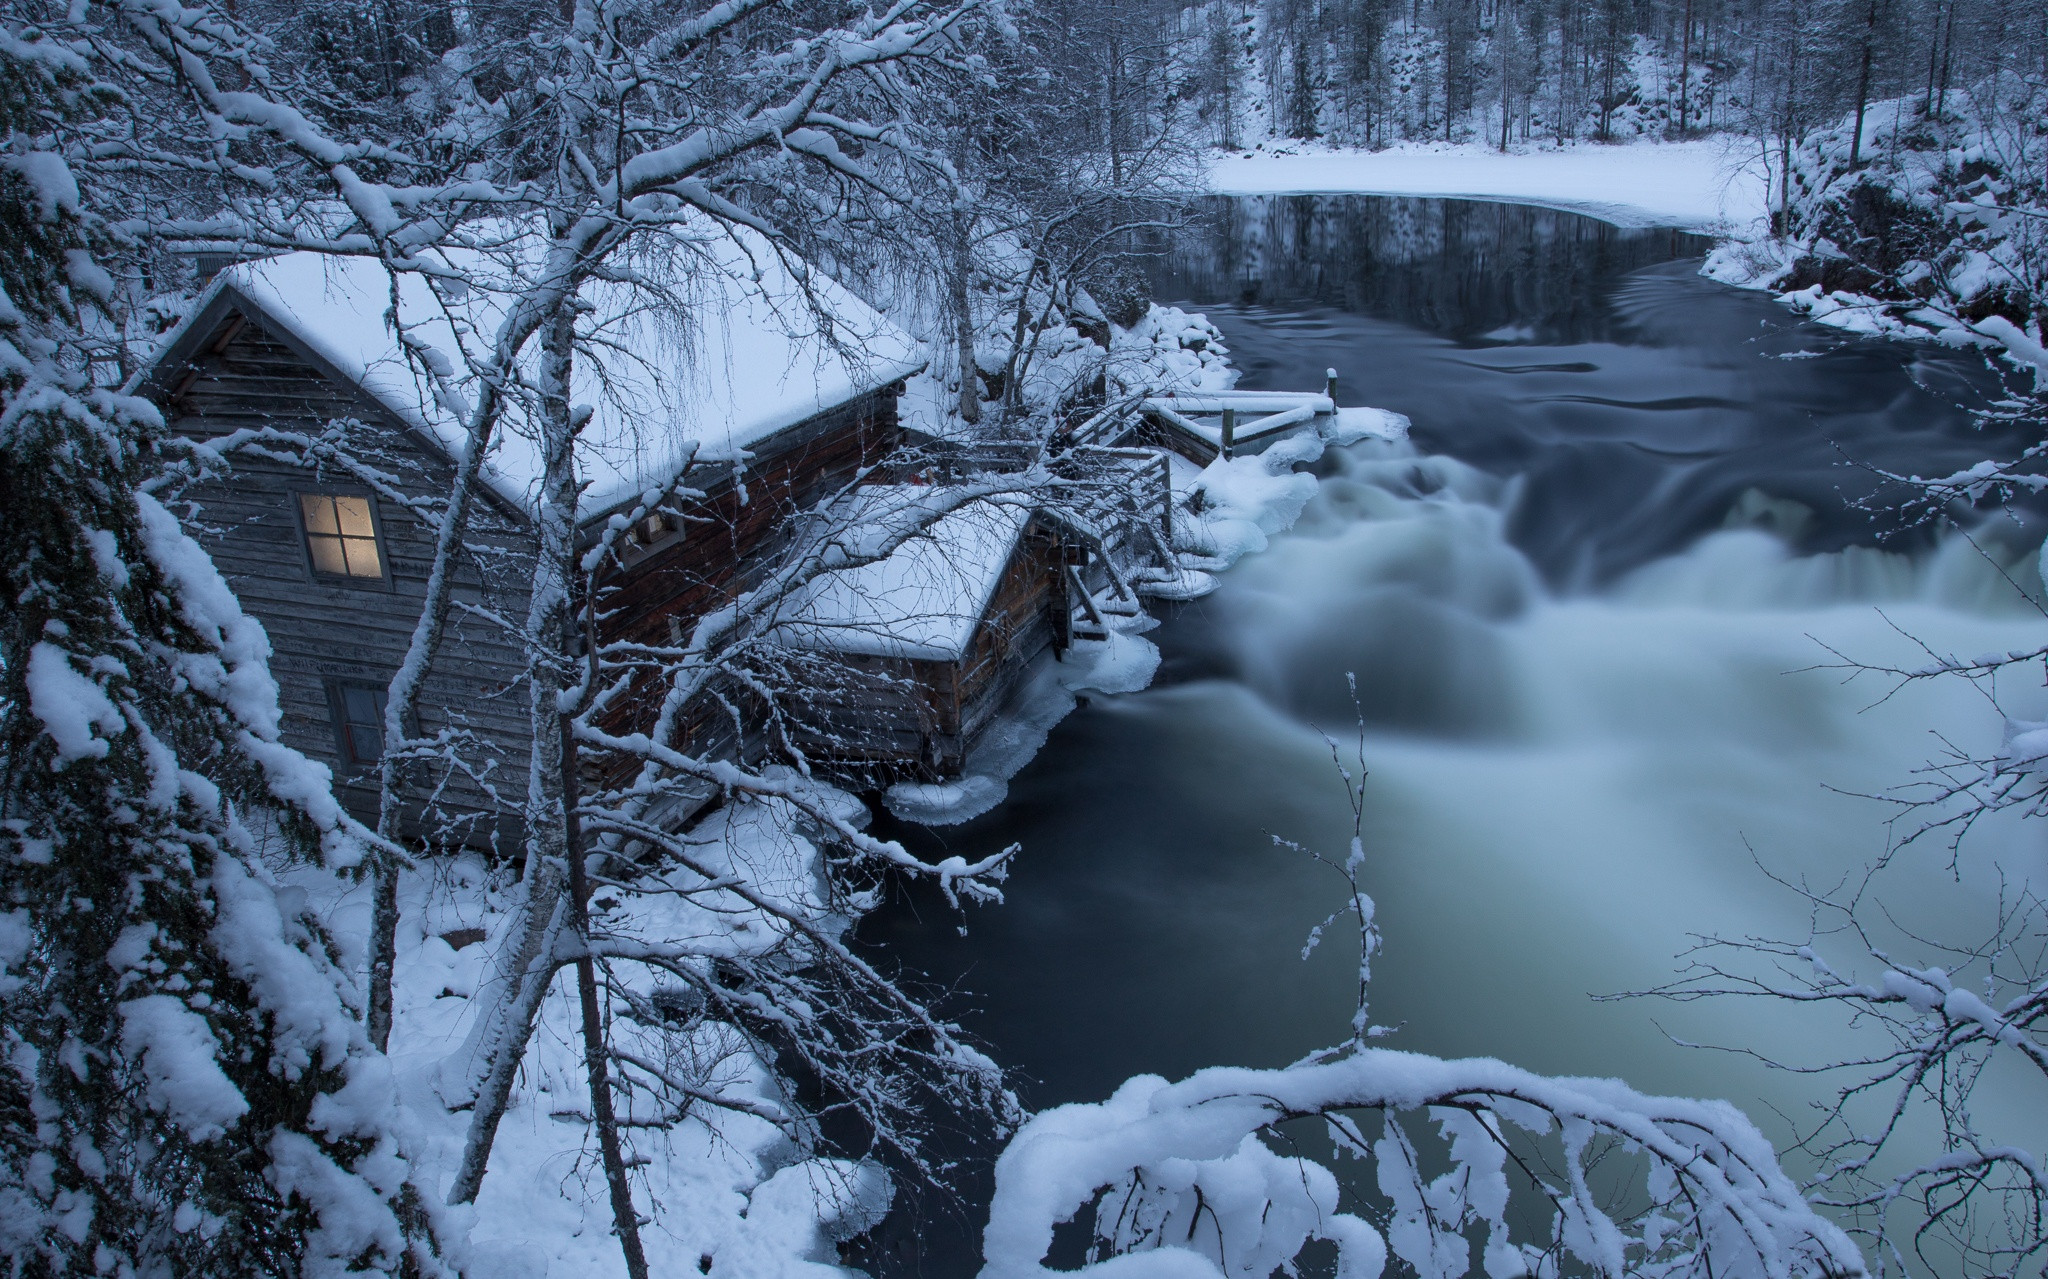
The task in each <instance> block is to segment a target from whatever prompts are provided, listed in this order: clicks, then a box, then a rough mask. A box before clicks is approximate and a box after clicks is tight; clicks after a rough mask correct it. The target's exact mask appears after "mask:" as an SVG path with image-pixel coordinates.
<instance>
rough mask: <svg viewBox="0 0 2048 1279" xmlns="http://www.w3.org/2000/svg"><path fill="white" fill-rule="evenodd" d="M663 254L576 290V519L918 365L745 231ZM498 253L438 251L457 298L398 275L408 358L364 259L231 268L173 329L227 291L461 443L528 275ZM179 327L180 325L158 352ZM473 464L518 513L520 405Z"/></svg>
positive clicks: (892, 331)
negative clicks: (453, 271) (477, 374)
mask: <svg viewBox="0 0 2048 1279" xmlns="http://www.w3.org/2000/svg"><path fill="white" fill-rule="evenodd" d="M662 247H663V248H664V249H665V250H667V252H666V253H665V254H664V255H663V257H662V258H661V259H660V260H658V261H657V260H636V261H634V262H633V263H631V265H632V266H633V267H634V268H635V269H636V270H638V271H639V272H640V274H641V277H642V278H646V279H651V280H658V281H660V286H659V287H655V286H654V285H652V284H649V285H626V284H620V283H610V282H607V283H598V284H592V285H589V286H586V288H585V289H584V290H583V293H582V295H581V298H582V300H583V301H584V302H587V303H589V304H591V310H589V311H588V312H587V313H586V314H585V315H584V316H583V318H582V320H581V321H580V323H579V325H578V331H579V332H580V333H581V334H582V335H583V337H584V339H585V341H584V342H583V344H582V348H581V350H579V352H578V356H577V360H576V364H575V372H574V376H573V378H572V386H571V398H572V400H573V401H574V402H575V403H577V404H587V405H589V406H590V407H591V409H592V410H593V416H592V419H591V421H590V423H589V425H588V426H586V427H585V428H584V430H583V432H582V434H581V436H580V438H579V445H578V448H579V452H578V457H577V466H578V470H579V474H580V476H581V478H582V479H583V480H585V481H586V485H587V486H586V488H585V490H584V494H583V498H582V506H581V514H582V516H583V518H585V519H588V518H591V517H594V516H596V515H599V514H602V513H604V512H605V511H607V510H610V509H611V508H613V507H615V506H617V505H618V504H619V503H621V502H624V501H626V500H629V499H631V498H633V497H636V496H638V495H640V494H641V493H643V492H644V491H646V490H648V489H653V488H664V489H665V488H666V487H668V486H669V485H671V484H672V483H673V482H674V480H675V478H676V475H675V472H676V469H677V468H678V467H679V466H680V465H681V464H682V462H683V459H684V458H685V457H686V456H687V453H688V446H689V444H690V442H692V441H696V442H698V445H699V451H698V456H699V458H700V460H701V459H717V458H731V457H736V456H738V455H739V454H740V453H741V452H742V451H743V450H746V449H750V448H752V447H753V446H755V445H757V444H759V443H760V442H761V441H763V440H765V439H766V438H768V437H769V436H771V435H773V434H775V433H776V432H777V431H780V430H783V429H784V428H787V427H790V426H794V425H796V424H797V423H798V422H801V421H803V420H804V419H806V418H809V417H811V416H813V415H815V414H817V413H819V412H822V411H824V410H826V409H829V408H831V407H833V406H835V405H838V404H842V403H844V402H846V401H847V400H849V399H852V398H853V397H855V396H857V395H860V394H862V393H865V392H868V391H872V390H875V389H877V388H879V387H882V386H886V385H888V384H889V383H891V382H895V381H897V380H899V379H902V378H904V377H907V376H909V375H911V374H914V373H916V372H917V371H918V370H919V369H920V368H922V367H923V364H924V360H923V357H922V356H921V354H920V353H919V350H918V347H917V344H916V343H915V342H914V341H913V340H912V339H911V338H910V337H909V335H907V334H905V333H904V332H903V331H902V330H901V329H899V328H897V327H896V326H895V325H893V324H891V323H890V322H889V321H888V320H887V319H886V318H885V317H883V316H882V315H881V314H879V313H878V312H876V311H875V310H874V309H873V308H872V307H870V306H868V305H867V304H866V303H864V302H862V301H861V300H860V299H859V298H857V297H855V296H854V295H853V294H852V293H851V292H849V291H847V290H846V289H845V288H843V287H841V286H840V285H838V284H837V283H835V282H833V281H831V280H828V279H826V278H824V277H823V276H822V275H820V274H819V273H817V272H815V271H811V272H809V273H808V284H809V295H808V296H806V292H805V288H804V284H803V283H800V282H799V280H798V278H797V276H796V274H795V273H794V271H793V270H792V267H791V265H790V264H789V263H788V262H786V261H785V260H784V258H783V257H782V256H781V255H780V254H779V253H778V252H777V251H776V250H775V249H774V248H773V247H772V246H771V245H770V244H769V243H768V242H767V241H766V240H765V239H763V238H762V237H760V236H758V235H755V234H753V233H751V232H747V231H744V230H740V231H730V230H726V229H720V230H718V231H715V232H706V233H704V234H701V235H693V236H689V237H687V238H685V237H684V236H682V235H680V234H678V235H674V236H671V237H670V238H669V242H667V243H665V244H664V245H663V246H662ZM504 256H505V255H493V256H490V257H487V256H486V255H484V254H482V253H477V252H469V251H461V252H452V251H451V252H450V253H448V254H447V255H446V259H445V260H446V261H447V262H448V263H449V265H450V266H452V267H456V268H459V269H460V270H461V272H462V274H463V275H464V276H465V277H466V278H467V279H468V280H469V281H471V282H473V283H474V284H475V285H476V286H477V287H470V288H467V289H465V290H463V291H462V296H461V297H460V298H459V299H451V298H449V297H447V296H446V293H445V291H444V293H443V295H442V296H441V297H437V296H436V294H435V292H434V290H433V289H432V288H431V287H430V286H429V285H428V283H427V280H426V278H425V277H424V276H422V275H419V274H411V273H408V274H404V275H400V276H398V277H397V291H396V312H397V320H398V322H399V323H400V324H401V325H403V326H404V327H405V330H406V331H407V333H408V335H409V337H410V340H411V344H412V346H413V348H414V355H413V357H412V358H410V359H408V358H407V354H406V352H405V350H404V349H403V348H402V346H401V345H400V343H399V342H398V340H397V337H396V335H395V333H394V330H393V327H392V323H391V313H392V311H393V276H392V275H391V274H389V273H387V271H386V270H385V269H384V267H383V266H382V265H381V264H380V263H378V262H375V261H372V260H367V259H360V258H339V257H331V256H328V255H324V254H314V253H292V254H286V255H283V256H281V257H274V258H268V259H264V260H261V261H256V262H246V263H241V264H239V265H236V266H233V267H230V268H228V269H227V270H226V271H223V272H222V273H221V274H220V276H219V277H218V278H217V279H216V280H215V282H214V283H213V285H212V286H211V289H210V290H209V292H208V294H207V295H206V296H205V297H203V298H201V299H200V302H199V303H198V305H196V306H195V307H194V308H193V310H192V313H191V314H192V317H193V320H188V321H187V324H190V323H193V322H194V321H195V320H196V319H197V317H199V316H200V315H202V314H203V313H205V312H206V310H207V307H208V304H209V303H210V302H212V301H213V299H214V298H215V297H216V296H218V295H219V294H220V293H221V292H222V291H227V290H232V291H233V292H234V293H236V294H238V295H240V297H241V298H243V299H246V300H247V301H248V302H250V303H253V304H254V305H255V306H256V307H257V308H258V309H259V310H260V311H261V312H262V313H263V316H264V317H265V319H267V320H269V321H271V322H274V323H276V324H278V325H281V326H282V327H284V328H285V329H287V330H288V331H289V334H290V336H292V337H295V338H297V339H298V340H299V341H300V342H302V343H304V344H305V345H306V346H307V347H309V348H311V349H312V350H313V351H314V352H315V353H317V354H318V355H319V356H321V357H322V358H323V359H325V360H326V361H327V362H328V363H329V364H331V365H333V366H334V368H335V369H336V370H337V371H338V372H339V373H341V374H342V375H343V376H344V377H347V378H349V379H351V380H353V381H355V382H357V383H358V384H359V385H361V386H362V387H363V389H364V390H365V391H366V392H368V393H369V394H370V395H371V396H372V397H374V398H375V399H376V400H377V401H378V403H380V404H381V405H383V406H384V407H385V408H387V409H389V410H390V411H391V412H393V413H394V414H396V415H398V417H400V418H401V419H402V420H404V421H406V422H408V423H409V424H411V425H413V426H415V427H417V428H420V429H422V430H424V431H426V432H427V433H428V434H429V435H431V436H432V437H433V438H434V439H436V440H438V441H439V442H440V443H441V445H442V446H443V447H444V448H445V449H447V450H448V452H449V453H450V454H459V453H460V451H461V450H462V448H463V445H464V439H465V436H464V432H463V430H462V426H461V414H462V412H463V411H464V408H465V405H466V403H467V402H469V399H470V397H471V396H473V394H474V392H475V388H476V382H475V379H474V378H473V377H472V376H471V373H470V367H471V366H470V363H469V362H468V361H466V360H465V359H464V358H463V352H464V350H467V351H469V352H470V353H471V354H472V357H473V358H474V357H475V356H476V355H477V353H479V352H481V351H483V350H485V349H487V346H488V344H489V342H490V340H491V338H492V337H494V336H495V334H496V332H497V329H498V327H499V325H500V323H501V322H502V320H503V318H504V316H505V315H506V313H507V312H508V310H509V309H510V304H511V301H512V298H513V293H514V290H515V289H516V288H518V287H519V283H520V277H521V276H522V275H525V274H529V273H528V272H522V271H520V270H518V269H517V264H516V263H515V264H507V262H506V261H504ZM797 269H799V270H800V269H801V268H797ZM185 336H186V334H185V333H184V332H183V330H182V326H181V329H180V330H177V331H173V332H172V333H171V334H170V335H169V336H168V337H167V339H166V343H165V346H164V348H163V350H164V351H165V352H168V351H169V350H170V349H171V348H172V347H174V346H176V345H177V344H178V342H179V340H180V338H182V337H185ZM539 349H540V342H539V339H538V338H535V339H533V340H532V341H530V342H529V343H528V344H527V351H526V353H525V356H524V361H525V363H526V365H527V369H528V372H529V374H530V373H531V371H532V370H533V369H534V368H535V367H537V363H538V359H539ZM159 358H161V357H159ZM429 366H431V367H435V368H438V369H441V370H444V371H445V374H444V376H445V380H446V382H447V385H446V386H444V387H441V388H436V387H435V385H434V381H435V379H433V378H431V377H429V376H428V375H427V372H426V369H427V367H429ZM451 392H452V393H451ZM485 475H486V476H487V478H488V480H489V482H490V483H491V485H492V487H493V488H495V489H496V490H497V491H498V492H499V493H500V494H501V495H502V496H504V497H505V498H507V499H508V500H510V501H512V502H514V503H516V504H518V505H520V506H522V507H528V508H530V507H531V506H532V504H533V502H534V500H535V497H536V496H537V494H538V491H539V484H540V478H541V456H540V449H539V445H538V442H537V439H536V436H535V432H534V430H533V427H532V425H531V423H530V422H529V421H527V420H526V418H525V417H524V416H523V414H522V413H521V412H519V411H517V410H516V409H515V410H514V411H512V412H510V413H508V415H507V417H506V420H505V426H504V427H501V428H500V430H499V432H498V434H497V438H496V442H495V444H494V445H493V447H492V450H491V455H490V457H489V458H488V459H487V460H486V466H485Z"/></svg>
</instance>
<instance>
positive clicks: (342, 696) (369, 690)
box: [327, 680, 384, 764]
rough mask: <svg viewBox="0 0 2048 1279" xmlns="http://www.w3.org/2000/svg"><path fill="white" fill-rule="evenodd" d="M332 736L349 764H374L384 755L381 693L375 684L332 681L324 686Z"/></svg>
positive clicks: (382, 693) (382, 697)
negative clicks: (332, 729) (332, 724)
mask: <svg viewBox="0 0 2048 1279" xmlns="http://www.w3.org/2000/svg"><path fill="white" fill-rule="evenodd" d="M327 700H328V704H329V707H330V708H331V711H332V714H333V716H334V735H335V737H336V738H338V739H339V744H340V746H341V757H342V759H343V760H344V761H346V762H347V763H350V764H374V763H376V762H377V761H378V760H379V759H382V758H383V756H384V690H383V688H381V687H379V686H378V685H376V684H355V683H349V682H346V681H343V680H334V681H332V682H331V683H329V684H328V686H327Z"/></svg>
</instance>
